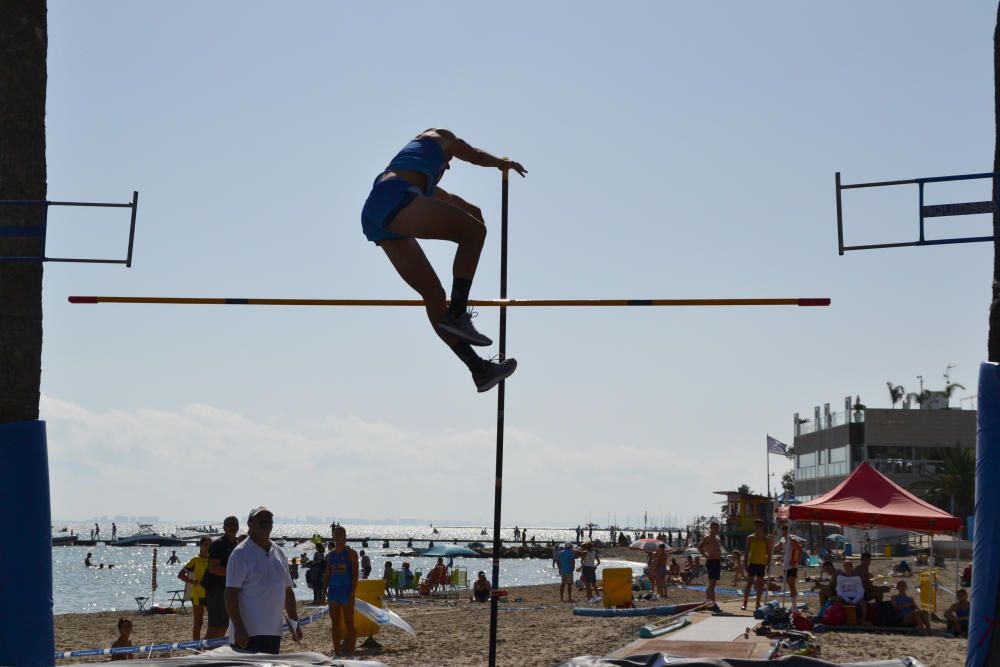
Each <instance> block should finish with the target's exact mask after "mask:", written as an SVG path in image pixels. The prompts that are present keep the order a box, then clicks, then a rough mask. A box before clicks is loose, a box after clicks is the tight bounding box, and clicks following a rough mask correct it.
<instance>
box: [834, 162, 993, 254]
mask: <svg viewBox="0 0 1000 667" xmlns="http://www.w3.org/2000/svg"><path fill="white" fill-rule="evenodd" d="M985 178H990V179H993V200H992V201H977V202H963V203H957V204H930V205H927V204H924V185H925V184H927V183H942V182H945V181H970V180H977V179H985ZM835 182H836V186H837V249H838V251H839V253H840V254H841V255H843V254H844V253H845V252H846V251H848V250H872V249H874V248H903V247H907V246H920V245H944V244H950V243H981V242H983V241H992V240H993V238H994V236H993V234H991V235H989V236H965V237H962V238H948V239H928V238H926V236H925V235H924V220H925V219H926V218H940V217H945V216H952V215H975V214H980V213H993V212H994V211H996V210H998V209H1000V172H986V173H981V174H959V175H957V176H932V177H930V178H910V179H905V180H900V181H876V182H873V183H850V184H843V183H841V182H840V172H839V171H838V172H837V173H836V176H835ZM888 185H916V186H917V198H918V203H919V206H918V220H917V225H918V234H917V240H916V241H904V242H901V243H870V244H865V245H844V214H843V205H842V202H841V192H842V191H843V190H853V189H858V188H878V187H884V186H888Z"/></svg>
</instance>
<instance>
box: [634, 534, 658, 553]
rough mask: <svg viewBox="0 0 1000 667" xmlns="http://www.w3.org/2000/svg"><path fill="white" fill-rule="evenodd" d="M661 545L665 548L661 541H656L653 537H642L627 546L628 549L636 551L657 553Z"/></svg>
mask: <svg viewBox="0 0 1000 667" xmlns="http://www.w3.org/2000/svg"><path fill="white" fill-rule="evenodd" d="M661 544H662V545H663V546H666V543H665V542H663V540H658V539H656V538H655V537H644V538H642V539H641V540H636V541H635V542H633V543H632V544H630V545H628V548H629V549H635V550H636V551H659V549H660V545H661Z"/></svg>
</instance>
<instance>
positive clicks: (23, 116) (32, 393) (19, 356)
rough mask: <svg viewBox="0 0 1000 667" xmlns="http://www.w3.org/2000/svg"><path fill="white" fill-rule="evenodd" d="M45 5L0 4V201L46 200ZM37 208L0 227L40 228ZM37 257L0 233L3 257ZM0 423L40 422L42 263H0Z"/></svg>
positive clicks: (11, 215) (30, 245) (34, 1)
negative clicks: (0, 102) (0, 59)
mask: <svg viewBox="0 0 1000 667" xmlns="http://www.w3.org/2000/svg"><path fill="white" fill-rule="evenodd" d="M47 35H48V31H47V29H46V2H45V0H30V1H25V2H4V3H0V58H2V59H3V65H2V66H0V100H2V104H0V200H3V199H45V194H46V174H45V85H46V76H47V75H46V55H47V54H46V48H47V40H48V37H47ZM41 224H42V208H41V207H39V206H0V229H2V228H4V227H24V228H29V229H30V228H38V227H40V226H41ZM41 254H42V240H41V238H39V237H12V236H2V235H0V257H11V256H35V257H38V256H40V255H41ZM0 304H3V305H2V307H0V424H3V423H9V422H19V421H30V420H35V419H38V398H39V388H40V385H41V373H42V265H41V263H39V262H18V263H0Z"/></svg>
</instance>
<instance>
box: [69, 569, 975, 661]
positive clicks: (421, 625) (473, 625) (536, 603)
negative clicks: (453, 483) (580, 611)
mask: <svg viewBox="0 0 1000 667" xmlns="http://www.w3.org/2000/svg"><path fill="white" fill-rule="evenodd" d="M602 555H603V554H602ZM612 556H613V557H615V558H622V557H625V558H630V559H632V560H635V559H636V558H637V557H638V558H641V556H640V555H639V554H636V553H635V552H631V553H629V552H627V551H625V550H621V551H620V552H619V550H614V551H613V552H610V553H608V557H612ZM484 564H485V561H484ZM877 565H878V567H877V568H873V569H876V570H877V569H878V568H882V566H883V564H882V563H878V562H877ZM951 565H952V564H951V563H950V562H949V566H951ZM883 569H884V568H883ZM946 577H947V575H945V579H946ZM945 579H943V580H942V581H943V582H944V581H945ZM728 581H729V575H728V574H726V575H724V579H723V584H724V585H727V584H728ZM886 583H891V582H890V581H887V582H886ZM912 585H913V584H912V578H911V586H912ZM946 585H948V584H946ZM950 587H951V586H950V585H949V588H950ZM508 591H509V595H508V596H507V598H506V602H503V603H501V605H500V609H501V611H500V614H499V622H498V645H497V646H498V648H497V655H498V664H500V665H510V666H512V667H513V666H514V665H539V666H548V665H554V664H557V663H558V662H560V661H561V660H565V659H567V658H570V657H573V656H578V655H606V654H608V653H610V652H611V651H614V650H615V649H618V648H621V647H622V646H624V645H626V644H628V643H629V642H632V641H634V640H636V639H638V633H639V628H640V627H641V626H642V625H644V624H645V623H647V622H648V621H649V619H643V618H584V617H578V616H574V615H573V614H572V608H573V606H574V605H572V604H569V603H565V602H560V601H559V587H558V585H556V584H549V585H541V586H526V587H521V588H509V589H508ZM574 595H575V599H576V600H577V602H578V603H579V602H580V601H581V600H582V593H575V594H574ZM703 599H704V593H702V592H700V591H694V590H685V589H682V588H671V589H670V596H669V601H668V602H667V603H671V602H691V601H700V600H703ZM720 599H723V598H722V597H720ZM729 599H732V597H731V596H730V598H729ZM809 600H810V601H811V602H813V604H815V602H814V601H815V598H809ZM638 604H639V605H640V606H647V605H654V604H664V602H663V601H662V600H661V601H659V602H647V601H640V602H638ZM948 604H951V600H950V596H947V595H946V594H945V595H942V596H941V597H940V598H939V603H938V610H939V611H938V613H939V615H942V614H943V610H944V608H946V606H947V605H948ZM942 605H943V606H942ZM387 606H388V607H389V608H391V609H393V610H394V611H395V612H396V613H398V614H399V615H400V616H402V617H403V618H404V619H405V620H406V621H407V622H409V623H410V624H411V625H412V626H413V627H414V629H415V630H416V631H417V635H416V637H411V636H410V635H407V634H404V633H403V632H401V631H398V630H396V629H395V628H390V629H386V630H383V632H382V633H381V634H380V635H379V636H378V637H377V639H378V642H379V643H380V644H381V646H382V648H381V649H378V650H375V651H370V652H369V651H363V652H360V653H359V657H365V658H370V659H376V660H380V661H382V662H384V663H386V664H387V665H391V666H392V667H407V666H418V665H478V664H485V663H486V659H487V651H488V640H489V605H487V604H479V603H474V602H470V601H469V600H468V597H467V596H465V597H462V598H458V599H456V598H433V599H426V598H422V599H410V600H409V601H407V602H390V603H389V604H388V605H387ZM315 611H317V608H316V607H313V606H311V605H301V606H300V608H299V614H300V616H305V615H308V614H311V613H315ZM120 615H121V614H119V613H113V612H104V613H96V614H63V615H59V616H56V617H55V626H56V648H57V650H71V649H82V648H95V647H107V646H110V643H111V642H112V641H113V640H114V638H115V636H116V634H115V623H116V622H117V620H118V618H119V616H120ZM128 616H129V618H131V619H132V621H133V622H134V632H133V635H132V639H133V642H134V643H135V644H136V645H140V644H148V643H152V642H154V641H172V642H176V641H183V640H185V639H190V632H191V630H190V628H191V615H190V613H187V614H170V615H156V616H137V615H128ZM751 622H752V619H749V618H748V625H750V624H751ZM934 629H935V632H936V636H931V637H922V636H914V635H902V634H884V633H858V632H852V633H846V632H836V633H835V632H828V633H825V634H822V635H818V638H819V643H820V646H821V655H820V657H822V658H824V659H827V660H831V661H841V662H849V661H862V660H875V659H886V658H899V657H903V656H913V657H915V658H917V659H919V660H921V661H922V662H924V663H925V664H927V665H934V666H935V667H960V666H961V665H964V664H965V647H966V642H965V640H964V639H956V638H950V637H945V636H943V630H944V625H943V624H942V623H935V624H934ZM304 632H305V636H304V638H303V641H302V643H301V644H295V643H294V642H292V641H290V640H289V639H288V638H287V635H286V638H285V640H284V641H283V643H282V649H283V651H288V652H292V651H299V650H309V651H317V652H320V653H326V654H329V653H330V651H331V648H332V647H331V639H330V623H329V621H328V620H326V619H323V620H321V621H320V622H318V623H316V624H312V625H309V626H307V627H306V628H305V629H304ZM105 660H106V658H103V659H96V660H95V659H93V658H90V659H87V658H81V659H76V660H64V661H60V664H70V663H73V662H103V661H105Z"/></svg>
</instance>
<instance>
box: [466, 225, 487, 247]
mask: <svg viewBox="0 0 1000 667" xmlns="http://www.w3.org/2000/svg"><path fill="white" fill-rule="evenodd" d="M465 240H466V241H468V242H469V243H478V244H480V245H482V244H483V243H485V242H486V225H485V224H484V223H483V222H481V221H479V220H477V221H476V222H475V223H474V224H470V225H469V226H468V228H467V229H466V231H465Z"/></svg>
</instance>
